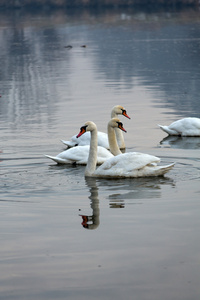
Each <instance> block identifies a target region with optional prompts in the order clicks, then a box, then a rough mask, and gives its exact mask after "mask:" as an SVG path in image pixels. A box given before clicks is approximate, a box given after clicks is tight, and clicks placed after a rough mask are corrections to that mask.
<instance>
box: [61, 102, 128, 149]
mask: <svg viewBox="0 0 200 300" xmlns="http://www.w3.org/2000/svg"><path fill="white" fill-rule="evenodd" d="M118 115H123V116H125V117H126V118H128V119H130V117H129V116H128V115H127V113H126V109H124V107H123V106H121V105H116V106H114V107H113V109H112V111H111V119H112V118H116V117H117V116H118ZM116 137H117V142H118V145H119V148H120V149H125V142H124V137H123V134H122V132H121V131H120V130H119V129H118V128H116ZM61 141H62V142H63V144H65V145H67V146H68V147H69V148H70V147H75V146H84V145H89V144H90V133H89V132H86V133H85V134H84V135H83V136H81V137H80V138H77V137H76V135H73V136H72V137H71V139H70V140H69V141H64V140H61ZM98 146H101V147H104V148H106V149H109V142H108V135H107V133H105V132H101V131H98Z"/></svg>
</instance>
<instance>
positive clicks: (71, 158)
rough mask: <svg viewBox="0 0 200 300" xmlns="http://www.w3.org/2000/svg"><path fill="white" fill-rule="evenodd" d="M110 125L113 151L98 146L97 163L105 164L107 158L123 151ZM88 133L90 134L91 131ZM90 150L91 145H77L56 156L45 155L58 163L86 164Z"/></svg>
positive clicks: (109, 131)
mask: <svg viewBox="0 0 200 300" xmlns="http://www.w3.org/2000/svg"><path fill="white" fill-rule="evenodd" d="M118 120H119V119H118ZM110 126H111V125H109V124H108V138H109V139H110V147H111V151H109V150H107V149H106V148H104V147H101V146H97V165H101V164H103V163H104V162H105V161H106V160H107V159H109V158H111V157H113V156H114V155H118V154H121V151H120V150H119V146H118V144H117V140H116V137H115V134H114V137H115V138H114V139H113V138H112V130H110ZM115 128H116V127H115ZM121 132H122V131H121ZM88 133H89V134H90V132H88ZM110 135H111V136H110ZM89 151H90V145H85V146H76V147H73V148H69V149H67V150H65V151H63V152H61V153H59V154H58V155H56V156H50V155H45V156H46V157H47V158H50V159H52V160H53V161H55V162H57V163H58V164H77V165H86V164H87V162H88V156H89Z"/></svg>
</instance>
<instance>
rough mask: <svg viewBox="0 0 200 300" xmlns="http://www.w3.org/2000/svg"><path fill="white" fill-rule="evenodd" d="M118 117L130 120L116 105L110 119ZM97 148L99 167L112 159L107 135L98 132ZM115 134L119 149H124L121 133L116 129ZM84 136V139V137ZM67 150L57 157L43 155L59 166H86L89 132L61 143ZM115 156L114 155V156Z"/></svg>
mask: <svg viewBox="0 0 200 300" xmlns="http://www.w3.org/2000/svg"><path fill="white" fill-rule="evenodd" d="M118 115H123V116H125V117H126V118H128V119H130V117H129V116H128V114H127V112H126V110H125V109H124V108H123V107H122V106H120V105H116V106H114V107H113V109H112V111H111V118H116V117H117V116H118ZM97 134H98V148H97V164H98V165H101V164H102V163H104V162H105V161H106V160H107V159H108V158H111V157H113V154H112V153H111V152H112V151H111V152H110V151H108V150H107V149H109V142H108V134H107V133H104V132H101V131H98V133H97ZM115 134H116V138H117V143H118V145H119V147H120V149H122V150H123V149H125V142H124V136H123V134H122V131H121V130H120V129H118V128H115ZM84 136H85V137H84ZM63 143H64V144H66V145H67V146H68V147H69V149H68V150H65V151H63V152H61V153H59V154H58V155H57V156H50V155H45V156H46V157H48V158H50V159H52V160H54V161H55V162H57V163H59V164H79V165H86V164H87V161H88V155H89V150H90V132H86V134H85V135H83V136H82V137H80V138H79V139H78V138H77V137H76V135H74V136H72V138H71V140H70V141H63ZM114 155H115V154H114Z"/></svg>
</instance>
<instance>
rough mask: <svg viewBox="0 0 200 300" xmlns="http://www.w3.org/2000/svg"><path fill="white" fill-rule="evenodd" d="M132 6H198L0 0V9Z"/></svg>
mask: <svg viewBox="0 0 200 300" xmlns="http://www.w3.org/2000/svg"><path fill="white" fill-rule="evenodd" d="M132 6H140V7H143V6H149V7H152V6H153V7H156V6H163V7H180V6H199V0H10V1H7V0H0V9H3V8H4V9H8V8H9V9H20V8H28V7H29V8H30V7H32V8H41V7H43V8H53V7H57V8H59V7H60V8H65V7H66V8H70V7H91V8H92V7H95V8H97V7H98V8H100V7H132Z"/></svg>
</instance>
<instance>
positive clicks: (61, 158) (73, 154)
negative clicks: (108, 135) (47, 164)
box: [45, 145, 113, 165]
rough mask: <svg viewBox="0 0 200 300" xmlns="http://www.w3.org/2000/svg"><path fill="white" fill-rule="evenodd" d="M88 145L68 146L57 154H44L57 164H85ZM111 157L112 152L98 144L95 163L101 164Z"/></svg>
mask: <svg viewBox="0 0 200 300" xmlns="http://www.w3.org/2000/svg"><path fill="white" fill-rule="evenodd" d="M89 150H90V146H89V145H85V146H77V147H73V148H69V149H67V150H65V151H63V152H61V153H59V154H58V155H57V156H50V155H45V156H46V157H47V158H50V159H52V160H53V161H55V162H56V163H57V164H74V165H86V164H87V161H88V155H89ZM111 157H113V154H112V153H111V152H110V151H109V150H107V149H106V148H104V147H101V146H98V148H97V164H98V165H101V164H102V163H104V162H105V161H106V160H107V159H108V158H111Z"/></svg>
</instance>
